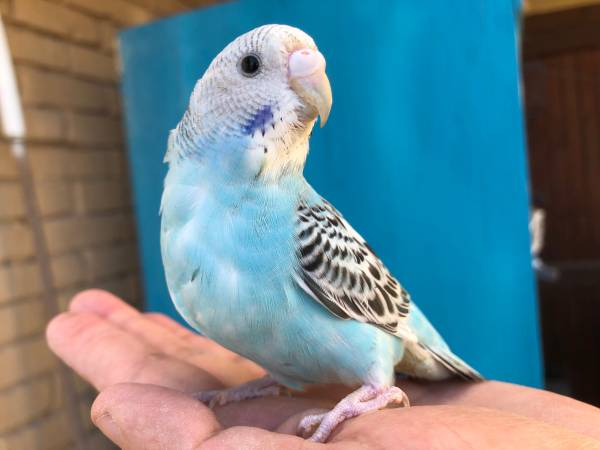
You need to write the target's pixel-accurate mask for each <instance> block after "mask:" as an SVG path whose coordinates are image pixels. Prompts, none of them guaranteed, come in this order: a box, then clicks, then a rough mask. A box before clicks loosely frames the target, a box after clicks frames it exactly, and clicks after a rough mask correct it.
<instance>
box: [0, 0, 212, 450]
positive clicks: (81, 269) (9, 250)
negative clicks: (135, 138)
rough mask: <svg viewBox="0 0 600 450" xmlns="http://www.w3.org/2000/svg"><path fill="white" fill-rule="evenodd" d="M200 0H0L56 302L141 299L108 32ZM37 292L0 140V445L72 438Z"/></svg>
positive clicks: (85, 393) (61, 444) (65, 444)
mask: <svg viewBox="0 0 600 450" xmlns="http://www.w3.org/2000/svg"><path fill="white" fill-rule="evenodd" d="M208 2H209V1H206V0H205V1H197V0H54V1H50V0H0V12H1V13H2V16H3V19H4V21H5V26H6V29H7V33H8V38H9V45H10V47H11V50H12V52H13V57H14V60H15V64H16V70H17V77H18V82H19V86H20V89H21V95H22V100H23V105H24V110H25V116H26V122H27V129H28V136H27V146H28V150H29V155H30V160H31V164H32V169H33V175H34V181H35V187H36V191H37V194H38V198H39V202H40V205H41V210H42V213H43V216H44V229H45V232H46V235H47V239H48V242H49V247H50V253H51V256H52V269H53V271H54V275H55V277H56V283H57V285H58V288H59V292H60V300H61V307H62V308H64V306H65V305H66V303H67V301H68V300H69V298H70V297H71V296H72V295H73V294H74V293H75V292H77V291H78V290H81V289H84V288H86V287H92V286H95V287H103V288H106V289H109V290H111V291H113V292H114V293H116V294H118V295H120V296H122V297H123V298H126V299H128V300H129V301H131V302H134V303H137V302H139V301H140V295H141V294H140V290H139V283H138V263H137V251H136V243H135V234H134V224H133V216H132V211H131V199H130V192H129V184H128V176H127V167H126V157H125V153H124V143H123V131H122V129H121V111H120V98H119V73H118V70H117V64H116V61H117V57H116V51H117V50H116V32H117V31H118V30H119V28H121V27H124V26H131V25H137V24H140V23H143V22H146V21H149V20H152V19H154V18H157V17H160V16H164V15H168V14H171V13H175V12H179V11H183V10H185V9H187V8H190V7H195V6H199V5H200V4H202V3H208ZM40 291H41V287H40V280H39V276H38V268H37V265H36V259H35V254H34V249H33V244H32V235H31V230H30V228H29V226H28V223H27V221H26V220H25V216H24V207H23V202H22V192H21V188H20V185H19V184H18V182H17V173H16V167H15V165H14V162H13V161H12V157H11V155H10V153H9V150H8V147H7V144H6V142H3V141H0V449H4V448H6V449H62V448H69V447H70V446H72V445H73V443H72V439H71V436H70V435H69V428H68V427H67V425H66V420H67V416H66V413H65V406H64V401H63V395H62V392H61V389H60V383H59V379H58V375H57V362H56V360H55V359H54V357H53V356H52V355H51V354H50V352H49V351H48V349H47V347H46V344H45V342H44V328H45V324H46V321H47V318H46V317H45V316H44V307H43V306H44V305H43V304H42V300H41V298H40ZM77 390H78V392H79V394H80V396H81V397H80V401H81V414H82V417H83V418H84V423H85V424H86V426H87V429H88V433H89V435H88V436H87V439H88V440H89V443H90V446H89V447H90V448H94V449H96V448H106V447H109V445H108V443H107V441H106V440H104V438H103V437H102V436H101V435H100V433H99V432H97V431H96V430H94V429H93V427H92V425H91V423H90V421H89V406H90V403H91V401H92V399H93V397H94V393H93V392H92V390H91V389H90V388H89V387H88V386H86V385H85V383H83V382H81V381H80V380H78V383H77Z"/></svg>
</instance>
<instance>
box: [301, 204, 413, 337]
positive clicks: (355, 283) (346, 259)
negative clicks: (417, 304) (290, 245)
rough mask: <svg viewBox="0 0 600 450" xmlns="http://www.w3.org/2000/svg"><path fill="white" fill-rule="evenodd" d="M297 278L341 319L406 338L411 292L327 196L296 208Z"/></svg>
mask: <svg viewBox="0 0 600 450" xmlns="http://www.w3.org/2000/svg"><path fill="white" fill-rule="evenodd" d="M296 238H297V247H296V248H297V256H298V268H297V272H296V273H295V281H296V283H297V284H298V285H299V286H300V287H301V288H302V289H303V290H304V291H305V292H307V293H308V294H309V295H310V296H311V297H313V298H314V299H315V300H317V301H318V302H319V303H321V304H322V305H323V306H325V307H326V308H328V309H329V310H330V311H331V312H332V313H333V314H335V315H336V316H338V317H340V318H342V319H354V320H357V321H360V322H367V323H370V324H373V325H376V326H378V327H380V328H382V329H384V330H385V331H387V332H388V333H391V334H394V335H397V336H399V337H401V338H403V339H405V340H407V341H412V342H416V341H417V338H416V336H415V335H414V333H413V332H412V331H411V330H410V329H409V328H408V326H407V324H406V318H407V317H408V314H409V312H410V295H409V294H408V292H406V291H405V290H404V289H403V288H402V286H401V285H400V284H399V283H398V281H397V280H396V279H395V278H394V277H392V275H391V274H390V273H389V271H388V270H387V269H386V267H385V266H384V265H383V263H382V262H381V260H380V259H379V258H378V257H377V256H376V255H375V253H374V252H373V250H372V249H371V248H370V247H369V245H368V244H367V243H366V242H365V240H364V239H363V238H362V237H361V236H360V235H359V234H358V233H357V232H356V231H355V230H354V229H353V228H352V226H350V224H349V223H348V222H346V220H345V219H344V218H343V217H342V216H341V214H340V213H339V212H338V211H337V210H336V209H335V208H334V207H333V206H332V205H331V204H329V203H328V202H327V201H325V200H322V202H321V203H319V204H314V205H308V204H305V203H301V204H300V205H299V206H298V209H297V218H296Z"/></svg>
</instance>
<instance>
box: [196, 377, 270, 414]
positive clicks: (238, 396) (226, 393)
mask: <svg viewBox="0 0 600 450" xmlns="http://www.w3.org/2000/svg"><path fill="white" fill-rule="evenodd" d="M280 392H281V386H279V384H278V383H277V382H276V381H275V380H273V379H272V378H271V377H268V376H267V377H264V378H259V379H258V380H253V381H250V382H248V383H244V384H242V385H240V386H236V387H233V388H229V389H218V390H213V391H201V392H196V393H194V394H193V397H194V398H195V399H197V400H200V401H201V402H202V403H204V404H205V405H207V406H208V407H209V408H214V407H215V406H223V405H226V404H228V403H235V402H240V401H242V400H248V399H251V398H259V397H270V396H277V395H279V394H280Z"/></svg>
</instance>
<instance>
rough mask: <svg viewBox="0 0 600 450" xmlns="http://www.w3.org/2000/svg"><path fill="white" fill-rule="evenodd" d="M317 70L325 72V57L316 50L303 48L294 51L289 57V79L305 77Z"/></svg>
mask: <svg viewBox="0 0 600 450" xmlns="http://www.w3.org/2000/svg"><path fill="white" fill-rule="evenodd" d="M319 70H321V71H325V57H324V56H323V55H322V54H321V53H320V52H319V51H317V50H311V49H309V48H303V49H301V50H296V51H295V52H293V53H292V54H291V55H290V57H289V60H288V72H289V76H290V78H297V77H305V76H307V75H311V74H313V73H315V72H316V71H319Z"/></svg>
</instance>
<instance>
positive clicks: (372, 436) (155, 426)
mask: <svg viewBox="0 0 600 450" xmlns="http://www.w3.org/2000/svg"><path fill="white" fill-rule="evenodd" d="M47 339H48V343H49V346H50V348H51V349H52V350H53V351H54V353H56V354H57V355H58V356H59V357H60V358H61V359H62V360H63V361H64V362H65V363H66V364H68V365H69V366H70V367H72V368H73V369H74V370H75V371H76V372H78V373H79V374H80V375H81V376H83V377H84V378H85V379H86V380H88V381H89V382H90V383H91V384H92V385H93V386H94V387H96V389H98V390H99V391H100V394H99V395H98V397H97V398H96V400H95V402H94V404H93V406H92V412H91V415H92V420H93V422H94V423H95V424H96V425H97V426H98V427H99V428H100V429H101V430H102V432H103V433H104V434H105V435H106V436H108V438H110V439H111V440H112V441H113V442H114V443H115V444H116V445H118V446H119V447H121V448H124V449H149V450H152V449H166V450H170V449H173V450H175V449H202V450H205V449H211V450H212V449H238V450H239V449H305V450H306V449H312V448H318V447H319V446H322V445H327V446H329V447H330V448H332V449H335V448H339V449H350V450H352V449H359V448H360V449H370V448H373V449H375V448H395V449H415V450H417V449H438V448H439V449H441V448H444V449H456V450H460V449H491V448H510V449H520V448H522V449H534V448H535V449H580V448H581V449H583V448H585V449H600V410H599V409H598V408H595V407H593V406H591V405H587V404H585V403H581V402H578V401H576V400H573V399H570V398H568V397H563V396H560V395H557V394H552V393H549V392H546V391H541V390H537V389H531V388H526V387H523V386H517V385H512V384H507V383H501V382H496V381H485V382H481V383H464V382H460V381H448V382H440V383H418V382H414V381H407V380H402V381H400V382H399V385H400V386H401V387H402V389H404V390H405V391H406V392H407V393H408V396H409V398H410V399H411V402H412V405H413V406H412V407H410V408H396V409H386V410H380V411H377V412H373V413H370V414H366V415H363V416H360V417H357V418H354V419H351V420H348V421H346V422H344V424H343V425H341V426H340V427H339V428H338V429H337V430H336V431H335V432H334V434H333V435H332V437H331V439H330V441H329V442H328V443H327V444H317V443H312V442H308V441H305V440H304V439H303V438H301V437H298V436H296V435H295V434H294V433H295V430H296V426H297V424H298V422H299V421H300V419H301V418H302V417H304V416H305V415H306V414H311V413H315V412H320V411H323V410H325V409H329V408H331V407H332V406H333V405H334V404H335V403H336V401H337V400H339V399H340V398H341V397H342V396H343V395H345V394H346V393H348V392H349V389H347V388H343V387H337V386H321V387H317V388H315V389H312V390H310V391H308V392H306V393H303V394H294V396H286V395H283V396H280V397H272V398H263V399H256V400H247V401H243V402H239V403H236V404H229V405H226V406H223V407H217V408H215V410H210V409H208V408H207V407H205V406H204V405H203V404H201V403H200V402H198V401H196V400H194V399H193V398H192V397H191V396H190V393H193V392H197V391H200V390H206V389H216V388H223V387H230V386H235V385H237V384H240V383H243V382H246V381H249V380H252V379H254V378H258V377H260V376H263V375H264V371H263V370H262V369H261V368H260V367H258V366H257V365H255V364H254V363H252V362H250V361H248V360H246V359H244V358H242V357H240V356H238V355H236V354H234V353H232V352H230V351H228V350H226V349H224V348H223V347H220V346H219V345H218V344H216V343H214V342H213V341H210V340H209V339H207V338H204V337H202V336H200V335H197V334H195V333H193V332H191V331H189V330H187V329H186V328H184V327H182V326H180V325H179V324H177V323H176V322H174V321H172V320H171V319H169V318H167V317H166V316H163V315H160V314H142V313H140V312H138V311H137V310H135V309H134V308H132V307H131V306H129V305H127V304H126V303H124V302H123V301H121V300H120V299H118V298H117V297H115V296H113V295H112V294H109V293H107V292H104V291H97V290H93V291H85V292H82V293H81V294H79V295H77V296H76V297H75V298H74V299H73V301H72V302H71V305H70V308H69V311H68V312H65V313H63V314H61V315H59V316H57V317H56V318H54V319H53V320H52V321H51V322H50V324H49V325H48V329H47Z"/></svg>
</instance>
